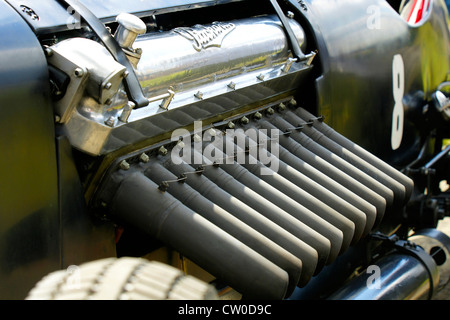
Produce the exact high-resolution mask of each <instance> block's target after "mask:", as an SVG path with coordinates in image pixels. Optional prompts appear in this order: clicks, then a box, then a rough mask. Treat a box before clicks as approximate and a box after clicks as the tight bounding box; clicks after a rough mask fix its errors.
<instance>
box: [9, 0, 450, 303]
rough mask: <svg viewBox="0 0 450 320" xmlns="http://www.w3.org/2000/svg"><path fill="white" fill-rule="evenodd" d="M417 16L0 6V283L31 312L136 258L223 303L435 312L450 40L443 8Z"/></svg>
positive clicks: (162, 6)
mask: <svg viewBox="0 0 450 320" xmlns="http://www.w3.org/2000/svg"><path fill="white" fill-rule="evenodd" d="M416 9H417V8H415V7H414V5H413V4H412V1H410V2H407V1H384V0H383V1H382V0H377V1H359V2H355V1H349V0H344V1H340V2H332V3H329V2H327V1H319V0H317V1H303V0H300V1H296V0H290V1H275V0H270V1H253V0H245V1H244V0H220V1H178V0H171V1H165V2H164V3H162V2H161V1H138V0H132V1H127V2H119V1H115V0H111V1H104V2H95V1H90V0H83V1H81V0H76V1H75V0H45V1H40V2H39V4H37V3H36V2H33V1H31V0H24V1H18V0H7V1H2V2H0V11H1V12H3V13H2V14H0V18H2V16H3V18H4V19H3V21H5V22H4V23H2V24H0V30H1V31H0V33H5V34H9V35H10V36H8V38H7V39H8V41H5V43H4V44H1V45H0V51H2V52H3V53H4V55H3V56H4V58H3V60H4V62H5V63H6V64H7V65H8V66H7V67H2V70H1V71H0V89H1V91H0V98H1V99H2V100H3V103H4V109H6V111H5V113H4V116H5V117H4V119H3V120H1V124H0V126H1V127H2V129H0V133H1V134H2V136H3V137H5V138H6V139H4V141H3V142H0V146H2V147H3V149H4V150H11V156H8V157H7V158H6V160H2V162H3V166H2V167H3V168H6V170H5V174H4V175H3V177H4V178H2V184H3V182H5V186H6V184H7V183H11V185H12V187H11V188H10V189H8V191H6V187H5V189H4V190H5V192H4V193H3V194H4V195H3V196H0V200H1V201H0V202H1V203H2V204H1V205H0V208H1V209H2V215H4V216H5V217H2V218H1V220H0V221H2V224H3V225H4V227H3V231H2V234H3V235H2V239H3V241H2V242H3V245H2V246H1V247H0V261H1V262H2V265H3V266H2V268H1V269H2V270H1V271H0V279H2V280H3V279H5V282H4V283H9V282H10V283H11V284H13V285H15V283H17V279H21V280H20V281H21V282H24V283H23V284H22V285H20V286H18V292H17V294H16V295H14V294H13V296H14V297H23V295H24V293H25V292H28V291H29V290H30V289H31V287H32V286H31V284H34V283H36V282H37V280H38V279H39V278H41V277H43V276H44V275H45V274H46V273H48V272H50V271H53V270H56V269H65V268H68V267H69V266H71V265H79V264H82V263H85V262H88V261H92V260H96V259H103V258H111V257H117V258H126V257H135V258H140V259H144V260H139V261H140V262H139V264H138V265H140V266H141V265H142V263H143V262H142V261H159V262H162V263H164V264H166V265H170V266H172V267H174V268H176V269H178V270H181V271H182V273H183V274H184V275H191V276H193V277H196V278H198V279H200V280H201V281H203V282H204V283H207V284H208V285H209V286H211V287H214V289H215V290H217V292H218V296H217V297H219V298H220V297H225V296H228V295H230V296H233V297H235V298H237V299H272V300H284V299H370V300H372V299H429V298H432V297H433V296H434V294H435V293H436V292H437V291H438V290H439V289H440V288H441V287H442V286H443V285H444V284H446V283H447V282H448V280H449V279H450V265H449V264H450V262H448V260H447V259H448V254H449V251H448V250H450V245H449V243H450V239H449V238H448V237H447V236H445V235H444V234H443V233H441V232H439V231H437V230H436V226H437V223H438V222H439V221H440V220H442V219H444V217H445V216H448V215H450V206H449V204H450V202H449V201H450V197H449V191H448V190H447V189H446V188H445V183H446V181H450V180H448V179H449V174H450V171H449V165H448V162H449V150H450V149H449V148H450V147H449V140H448V139H449V133H450V132H449V124H448V121H449V119H450V115H449V110H450V107H449V106H450V99H449V92H450V91H449V90H450V82H448V81H449V79H450V78H449V70H450V41H449V40H450V29H449V26H448V25H447V20H448V11H447V9H446V7H445V5H444V4H443V1H440V0H436V1H430V4H429V5H428V6H427V7H425V8H422V10H423V12H424V13H423V15H422V16H418V13H417V12H416V11H417V10H416ZM414 10H416V11H414ZM421 12H422V11H421ZM443 16H444V17H445V18H444V19H443V18H442V17H443ZM413 20H414V21H413ZM9 21H11V22H9ZM419 24H420V25H419ZM388 25H389V26H390V27H389V28H388V27H387V26H388ZM5 37H6V36H5ZM19 38H21V39H23V40H19ZM419 53H420V54H419ZM17 61H19V62H20V63H19V62H17ZM21 64H22V65H21ZM7 92H10V93H9V94H8V93H7ZM16 106H17V107H16ZM13 111H14V112H13ZM19 111H21V112H19ZM21 127H24V129H23V130H24V131H22V133H21V134H16V133H15V132H16V130H17V128H21ZM19 147H20V148H26V149H27V150H30V152H31V153H32V157H31V158H30V155H28V153H25V154H24V152H22V151H20V148H19ZM31 153H30V154H31ZM11 159H14V160H11ZM29 159H35V160H33V166H31V167H30V166H29ZM6 171H8V172H6ZM19 172H20V174H19ZM10 181H14V182H10ZM28 181H30V182H28ZM2 191H3V188H2ZM30 192H36V193H34V194H35V195H30ZM19 195H20V198H19ZM25 200H27V201H29V202H28V203H29V205H25V204H21V202H22V201H24V202H26V201H25ZM8 217H9V218H8ZM30 230H32V231H30ZM24 239H26V240H24ZM23 241H24V242H23ZM430 243H432V245H430ZM30 252H33V253H30ZM4 261H8V262H7V263H6V262H4ZM108 261H110V260H108ZM108 263H109V262H108ZM125 264H127V263H125ZM36 265H37V266H38V267H37V268H36ZM129 265H133V268H135V269H133V271H130V273H128V274H127V275H129V276H130V275H131V274H133V272H138V270H139V269H137V268H138V265H134V264H133V262H130V264H129ZM104 267H105V265H102V268H104ZM28 268H32V269H33V270H34V271H33V272H32V273H30V278H29V279H26V278H24V277H23V273H27V272H28V271H27V270H28ZM130 268H131V267H130ZM158 268H160V267H159V266H158V265H157V266H154V269H152V270H153V271H146V272H147V274H149V275H150V274H151V273H153V272H155V274H159V273H158V272H159V271H158V270H160V269H158ZM16 270H19V271H16ZM99 270H100V269H99ZM149 270H150V269H149ZM155 270H156V271H155ZM59 274H60V275H61V277H62V278H61V279H62V280H60V281H66V280H64V279H66V278H64V277H67V271H65V272H63V273H61V272H60V273H59ZM177 275H178V273H177ZM374 275H376V276H377V278H376V284H377V285H379V286H378V287H377V289H375V290H374V289H373V288H372V287H371V286H370V285H369V282H370V281H371V280H373V279H374V278H373V276H374ZM164 277H165V276H161V278H164ZM113 278H114V276H112V279H113ZM168 278H170V277H168ZM171 279H172V278H171ZM111 281H113V280H111ZM152 281H156V280H152ZM158 281H159V280H158ZM171 281H175V280H171ZM152 283H153V282H152ZM399 283H401V285H399ZM136 286H137V285H135V286H132V287H133V288H135V287H136ZM199 286H200V285H199ZM129 287H130V286H128V287H127V286H124V288H129ZM211 287H208V288H211ZM39 290H40V291H39ZM39 290H37V291H36V290H35V293H36V292H38V291H39V292H40V293H39V292H38V293H36V294H37V297H38V298H39V297H41V298H42V297H45V298H50V297H52V298H55V297H57V294H56V293H52V294H50V293H49V292H50V291H45V290H44V289H42V290H41V289H39ZM52 290H53V289H52ZM127 290H128V289H123V290H122V291H121V293H120V297H122V298H123V297H130V296H132V293H131V292H128V293H127V292H125V291H127ZM130 290H131V289H130ZM186 290H188V289H186ZM189 290H191V291H192V290H193V291H195V290H196V289H189ZM189 290H188V291H189ZM208 290H210V289H208ZM44 291H45V292H46V293H45V294H44V295H42V292H44ZM75 291H76V290H75ZM75 291H73V292H72V291H70V293H71V294H74V295H72V296H71V295H68V297H71V298H73V297H78V296H77V295H75ZM88 291H89V290H88ZM0 292H1V294H0V297H3V296H4V297H9V296H10V295H11V294H12V293H11V292H9V290H7V289H6V288H5V289H1V290H0ZM52 292H53V291H52ZM76 292H78V291H76ZM124 292H125V293H127V294H125V293H124ZM85 293H86V292H85V291H84V292H83V294H85ZM39 294H41V295H39ZM210 294H211V292H210V291H208V297H210ZM158 297H159V296H158ZM188 297H190V296H188ZM100 298H101V297H100Z"/></svg>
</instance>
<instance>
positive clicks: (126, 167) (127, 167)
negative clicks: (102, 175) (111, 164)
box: [119, 160, 130, 170]
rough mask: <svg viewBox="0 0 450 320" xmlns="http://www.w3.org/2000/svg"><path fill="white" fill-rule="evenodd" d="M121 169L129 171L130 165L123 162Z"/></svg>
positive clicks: (120, 165)
mask: <svg viewBox="0 0 450 320" xmlns="http://www.w3.org/2000/svg"><path fill="white" fill-rule="evenodd" d="M119 168H120V169H122V170H129V169H130V164H129V163H128V162H127V161H126V160H122V161H121V162H120V164H119Z"/></svg>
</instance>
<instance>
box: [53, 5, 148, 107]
mask: <svg viewBox="0 0 450 320" xmlns="http://www.w3.org/2000/svg"><path fill="white" fill-rule="evenodd" d="M58 1H59V2H60V3H62V4H63V5H66V6H70V7H72V9H73V10H75V12H76V13H77V14H78V15H79V16H80V17H81V18H83V19H84V20H85V22H86V23H87V24H88V25H89V27H90V28H91V29H92V31H93V32H94V33H95V34H96V35H97V36H98V37H99V39H100V40H101V41H102V43H103V44H104V46H105V47H106V49H107V50H108V51H109V52H110V53H111V55H112V56H113V57H114V59H115V60H116V61H117V62H119V63H120V64H122V65H123V66H124V67H125V68H126V69H127V71H128V76H127V77H126V78H125V79H124V85H125V90H126V92H127V95H128V98H129V99H130V100H131V101H133V102H134V103H135V105H136V109H137V108H141V107H145V106H147V105H148V104H149V101H148V99H147V98H146V97H145V96H144V93H143V92H142V87H141V85H140V83H139V80H138V78H137V76H136V74H135V72H134V69H133V66H132V64H131V62H130V61H129V60H128V58H127V56H126V54H125V52H123V50H122V48H121V47H120V45H119V44H118V43H117V41H116V40H115V39H114V38H113V37H112V35H111V33H110V32H109V31H108V30H107V29H106V27H105V26H104V25H103V23H102V22H101V21H100V20H99V19H98V18H97V17H96V16H95V15H94V14H93V13H92V12H91V11H90V10H89V9H88V8H87V7H85V6H84V5H83V4H82V3H81V2H80V1H79V0H58Z"/></svg>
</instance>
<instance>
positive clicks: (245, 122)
mask: <svg viewBox="0 0 450 320" xmlns="http://www.w3.org/2000/svg"><path fill="white" fill-rule="evenodd" d="M249 122H250V120H249V119H248V118H247V117H245V116H244V117H242V118H241V123H242V124H248V123H249Z"/></svg>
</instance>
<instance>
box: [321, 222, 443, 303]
mask: <svg viewBox="0 0 450 320" xmlns="http://www.w3.org/2000/svg"><path fill="white" fill-rule="evenodd" d="M412 241H414V242H412ZM394 247H395V248H396V250H395V251H394V252H393V253H391V254H389V255H387V256H385V257H383V258H382V259H381V260H379V261H378V262H376V263H375V264H373V265H371V266H369V267H368V268H367V269H366V271H365V272H363V273H362V274H361V275H359V276H358V277H356V278H355V279H353V280H352V281H350V282H349V283H348V284H347V285H345V286H344V287H342V288H341V289H340V290H338V291H337V292H335V293H333V294H332V295H331V296H330V297H329V299H330V300H426V299H432V298H433V296H434V295H435V293H436V292H437V291H438V290H439V288H440V286H441V285H444V284H446V283H447V282H448V279H449V276H450V259H449V258H450V255H449V250H450V238H449V237H448V236H447V235H445V234H444V233H442V232H440V231H438V230H436V229H426V230H423V231H420V232H418V233H416V234H414V235H413V236H412V237H410V238H409V241H397V242H396V243H395V244H394Z"/></svg>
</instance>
